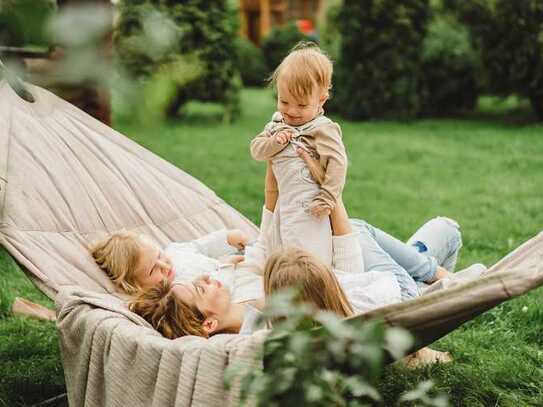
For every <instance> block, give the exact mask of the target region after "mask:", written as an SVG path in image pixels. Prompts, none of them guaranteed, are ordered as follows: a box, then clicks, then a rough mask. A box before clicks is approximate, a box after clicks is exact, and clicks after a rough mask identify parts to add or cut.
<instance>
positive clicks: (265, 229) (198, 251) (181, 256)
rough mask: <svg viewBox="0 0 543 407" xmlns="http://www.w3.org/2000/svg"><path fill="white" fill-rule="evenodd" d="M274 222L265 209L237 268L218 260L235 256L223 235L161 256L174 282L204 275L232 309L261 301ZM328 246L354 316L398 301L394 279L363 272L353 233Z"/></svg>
mask: <svg viewBox="0 0 543 407" xmlns="http://www.w3.org/2000/svg"><path fill="white" fill-rule="evenodd" d="M272 219H273V213H272V212H270V211H268V210H267V209H266V208H263V211H262V221H261V225H260V234H259V236H258V239H257V241H256V242H255V243H254V244H252V245H250V246H247V247H246V249H245V261H243V262H241V263H239V264H237V265H236V266H233V265H230V264H222V263H221V261H220V260H219V258H220V257H221V256H224V255H231V254H235V249H234V248H233V247H231V246H230V245H228V243H227V231H226V230H224V229H223V230H219V231H217V232H213V233H211V234H209V235H207V236H204V237H202V238H201V239H197V240H193V241H191V242H186V243H171V244H169V245H168V246H167V247H166V249H165V252H166V253H167V254H168V255H169V256H170V257H171V259H172V262H173V264H174V268H175V274H176V278H175V281H177V282H184V283H188V282H191V281H192V280H194V279H195V278H197V277H199V276H202V275H206V274H207V275H210V276H211V277H213V278H216V279H217V280H219V281H221V282H222V283H223V284H224V285H226V286H227V287H228V288H229V289H230V292H231V296H232V301H233V302H235V303H240V302H246V301H250V300H256V299H260V298H263V297H264V290H263V284H262V274H263V272H264V266H265V264H266V259H267V257H268V255H269V254H270V251H271V243H270V240H271V238H272V234H273V231H272V230H271V229H272V227H273V225H272ZM332 243H333V244H332V247H333V252H332V266H333V272H334V274H335V275H336V277H337V279H338V281H339V284H340V285H341V288H342V289H343V291H344V292H345V295H346V296H347V299H348V300H349V302H350V303H351V305H352V307H353V309H354V311H355V312H356V313H361V312H366V311H369V310H371V309H373V308H377V307H380V306H383V305H387V304H392V303H396V302H400V301H401V295H400V286H399V284H398V282H397V281H396V278H395V277H394V275H393V274H392V273H389V272H381V271H379V272H378V271H367V272H364V264H363V260H362V249H361V247H360V242H359V240H358V237H357V233H351V234H348V235H343V236H333V239H332Z"/></svg>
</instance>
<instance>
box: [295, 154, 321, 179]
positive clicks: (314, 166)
mask: <svg viewBox="0 0 543 407" xmlns="http://www.w3.org/2000/svg"><path fill="white" fill-rule="evenodd" d="M296 153H297V154H298V156H299V157H300V158H301V159H302V160H304V161H305V164H306V165H307V168H309V172H310V173H311V176H312V177H313V179H314V180H315V182H316V183H317V184H319V185H321V184H322V182H323V181H324V169H323V168H322V166H321V165H320V163H319V161H318V160H317V159H315V158H313V157H311V156H310V155H309V153H308V152H307V151H305V150H304V149H303V148H300V147H298V148H296Z"/></svg>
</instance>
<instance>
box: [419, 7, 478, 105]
mask: <svg viewBox="0 0 543 407" xmlns="http://www.w3.org/2000/svg"><path fill="white" fill-rule="evenodd" d="M477 73H478V58H477V53H476V52H475V51H474V49H473V47H472V45H471V42H470V37H469V32H468V30H467V28H466V27H465V26H464V25H462V24H460V23H459V22H458V21H457V20H455V18H454V16H452V15H447V14H438V15H436V16H435V17H434V18H433V19H432V21H431V22H430V24H429V26H428V33H427V35H426V38H425V39H424V43H423V53H422V64H421V68H420V71H419V74H420V75H419V97H420V113H421V114H422V115H446V114H450V113H455V112H460V111H466V110H472V109H473V108H474V107H475V105H476V102H477V96H478V95H477V90H478V89H477Z"/></svg>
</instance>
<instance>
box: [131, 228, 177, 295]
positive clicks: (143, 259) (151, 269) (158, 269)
mask: <svg viewBox="0 0 543 407" xmlns="http://www.w3.org/2000/svg"><path fill="white" fill-rule="evenodd" d="M140 239H141V251H140V257H139V262H138V267H137V268H136V270H135V271H134V280H135V282H136V283H137V284H138V285H139V286H140V287H141V288H142V289H146V288H150V287H154V286H156V285H157V284H158V283H160V282H161V281H162V280H164V279H167V280H168V281H170V282H172V281H173V279H174V277H175V270H174V267H173V265H172V261H171V259H170V257H169V256H168V255H167V254H165V253H164V252H163V251H162V250H161V249H160V248H159V247H158V246H157V245H155V244H154V243H153V242H151V241H150V240H148V239H145V238H140Z"/></svg>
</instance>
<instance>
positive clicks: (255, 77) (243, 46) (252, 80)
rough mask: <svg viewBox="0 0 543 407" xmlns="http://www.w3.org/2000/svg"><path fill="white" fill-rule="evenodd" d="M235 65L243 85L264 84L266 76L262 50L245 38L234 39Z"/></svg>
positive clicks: (266, 71)
mask: <svg viewBox="0 0 543 407" xmlns="http://www.w3.org/2000/svg"><path fill="white" fill-rule="evenodd" d="M236 51H237V66H238V68H239V71H240V74H241V81H242V82H243V84H244V85H245V86H264V85H265V84H266V78H267V76H268V70H267V68H266V63H265V62H264V54H263V53H262V50H261V49H260V48H258V47H257V46H256V45H254V44H253V43H252V42H251V41H249V40H247V39H245V38H241V37H240V38H237V39H236Z"/></svg>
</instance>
